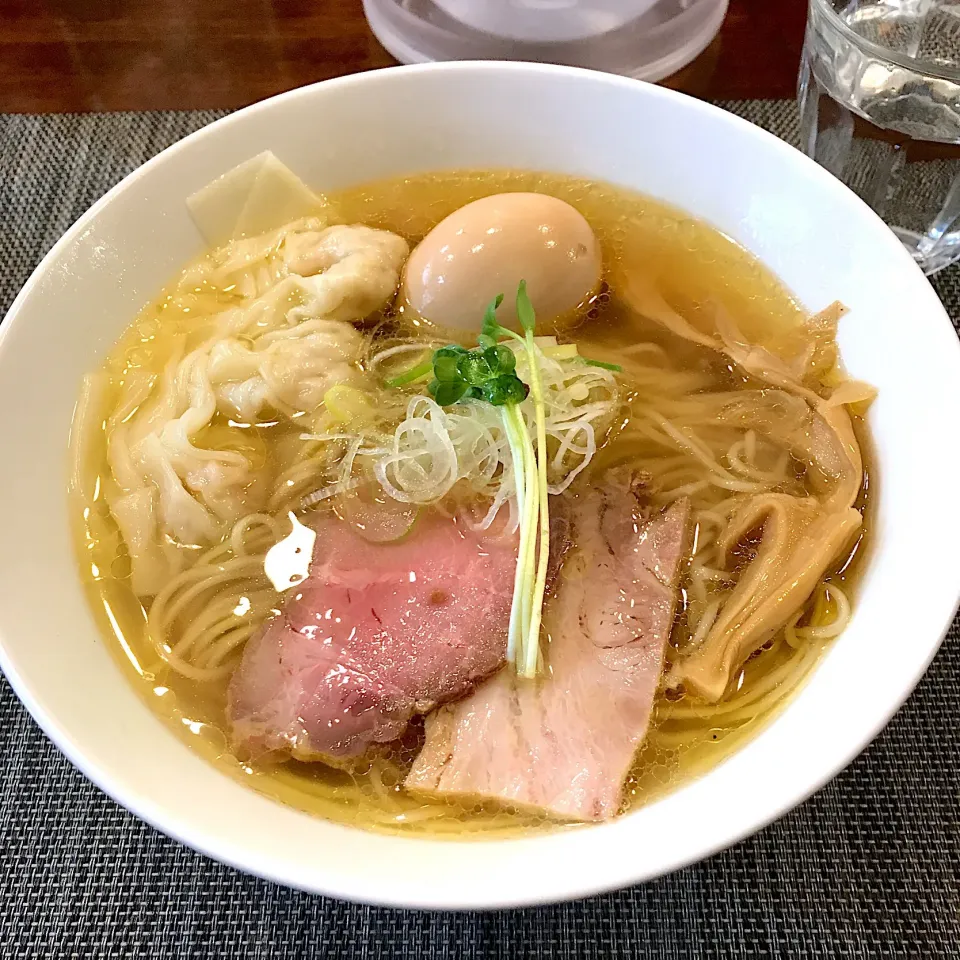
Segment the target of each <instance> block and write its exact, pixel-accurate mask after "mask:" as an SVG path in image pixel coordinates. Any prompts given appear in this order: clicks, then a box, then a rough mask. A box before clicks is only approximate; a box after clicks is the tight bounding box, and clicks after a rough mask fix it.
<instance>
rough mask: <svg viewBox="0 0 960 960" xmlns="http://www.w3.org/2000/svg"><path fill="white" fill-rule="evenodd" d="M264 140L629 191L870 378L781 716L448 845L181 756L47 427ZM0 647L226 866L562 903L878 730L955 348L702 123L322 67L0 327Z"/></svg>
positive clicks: (791, 176) (302, 169)
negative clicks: (788, 298)
mask: <svg viewBox="0 0 960 960" xmlns="http://www.w3.org/2000/svg"><path fill="white" fill-rule="evenodd" d="M268 148H269V149H271V150H273V151H274V152H275V153H276V154H277V155H278V156H279V157H280V158H281V159H282V160H283V161H285V162H286V163H288V164H289V165H290V166H291V167H292V168H293V169H294V170H295V171H296V172H297V173H298V174H300V175H301V176H302V177H303V178H304V179H305V180H306V181H307V182H308V183H310V184H312V185H314V186H316V187H318V188H321V189H337V188H340V187H343V186H345V185H347V184H352V183H355V182H357V181H363V180H370V179H374V178H377V177H384V176H387V175H392V174H398V173H402V172H413V171H418V170H425V169H438V168H443V167H448V168H449V167H475V168H476V167H526V168H535V169H543V170H553V171H562V172H565V173H570V174H577V175H581V176H590V177H595V178H600V179H603V180H609V181H612V182H614V183H618V184H622V185H624V186H627V187H631V188H636V189H637V190H641V191H644V192H646V193H648V194H652V195H653V196H655V197H660V198H662V199H664V200H667V201H669V202H670V203H673V204H676V205H678V206H680V207H683V208H685V209H687V210H689V211H691V212H692V213H694V214H696V215H697V216H699V217H702V218H704V219H705V220H707V221H708V222H710V223H712V224H714V225H715V226H716V227H718V228H720V229H721V230H723V231H724V232H725V233H727V234H729V235H730V236H731V237H733V238H734V239H736V240H737V241H739V242H740V243H741V244H743V245H744V246H745V247H746V248H747V249H749V250H750V251H752V252H753V253H754V254H756V255H757V256H758V257H759V258H760V259H761V260H763V261H764V262H765V263H766V264H767V265H768V266H769V267H771V268H772V269H773V270H774V271H776V273H777V274H778V275H779V276H780V277H781V278H782V279H783V280H784V281H785V282H786V283H787V284H788V285H789V286H790V288H792V290H793V291H795V293H796V294H797V295H798V296H799V297H800V299H801V300H802V301H803V302H804V303H805V304H807V305H808V306H810V307H812V308H819V307H822V306H824V305H826V304H827V303H829V302H830V301H832V300H834V299H840V300H842V301H843V302H844V303H846V304H847V305H849V307H850V308H851V313H850V315H849V317H848V318H847V319H845V320H844V321H843V325H842V328H841V334H840V340H841V346H842V350H843V355H844V358H845V360H846V361H847V364H848V366H849V368H850V370H851V371H852V373H853V374H854V375H856V376H858V377H861V378H864V379H866V380H869V381H871V382H872V383H874V384H876V386H877V387H879V390H880V395H879V399H878V400H877V402H876V404H875V405H874V407H873V411H872V414H871V422H872V426H873V432H874V437H875V439H876V445H877V455H878V460H879V468H880V491H881V493H880V510H879V520H878V524H877V528H876V532H875V546H874V553H873V557H872V559H871V562H870V565H869V569H868V571H867V573H866V576H865V578H864V580H863V584H862V590H861V595H860V599H859V602H858V603H857V605H856V612H855V616H854V618H853V622H852V623H851V625H850V627H849V629H848V630H847V631H846V632H845V633H844V634H843V636H842V637H841V638H840V639H839V640H838V642H837V643H836V644H835V645H834V646H833V647H832V649H831V650H830V651H829V653H828V654H827V656H826V657H825V658H824V659H823V661H822V663H821V664H820V666H819V668H818V669H817V671H816V673H815V675H814V677H813V678H812V680H811V681H810V682H809V684H808V685H807V686H806V688H805V689H804V690H803V692H802V693H801V694H800V695H799V696H798V697H797V698H796V699H795V701H794V702H792V703H791V704H790V706H789V707H788V708H787V709H786V711H785V712H784V713H783V714H782V715H781V716H780V717H779V718H778V719H777V720H776V721H775V722H774V723H773V724H772V725H771V726H770V727H769V728H768V729H767V730H766V731H765V732H763V733H762V734H761V735H760V736H759V737H757V738H756V739H755V740H754V741H753V742H752V743H750V744H749V745H748V746H746V747H745V748H744V749H742V750H741V751H740V752H739V753H737V754H735V755H734V756H733V757H732V758H730V759H729V760H727V761H726V762H725V763H723V764H722V765H721V766H719V767H718V768H717V769H715V770H713V771H712V772H710V773H709V774H707V775H706V776H704V777H703V778H701V779H700V780H698V781H696V782H694V783H690V784H688V785H687V786H686V787H684V788H683V789H681V790H679V791H677V792H676V793H674V794H673V795H672V796H669V797H667V798H666V799H664V800H661V801H660V802H658V803H655V804H652V805H651V806H648V807H645V808H643V809H641V810H639V811H637V812H636V813H633V814H630V815H629V816H626V817H623V818H622V819H619V820H616V821H615V822H613V823H610V824H608V825H605V826H598V827H591V828H588V829H581V830H574V831H567V832H560V833H557V834H555V835H552V836H550V835H548V836H537V837H531V838H529V839H522V840H513V841H498V842H484V843H471V844H469V845H463V844H458V843H451V842H440V841H427V840H420V839H402V838H395V837H384V836H378V835H375V834H371V833H365V832H362V831H360V830H353V829H348V828H346V827H342V826H337V825H335V824H331V823H326V822H324V821H322V820H316V819H312V818H310V817H308V816H306V815H304V814H301V813H297V812H295V811H293V810H290V809H287V808H285V807H282V806H279V805H277V804H275V803H273V802H271V801H269V800H267V799H265V798H263V797H262V796H259V795H258V794H256V793H254V792H253V791H250V790H246V789H244V788H243V787H242V786H240V785H239V784H237V783H234V782H233V781H232V780H230V779H228V778H227V777H225V776H223V775H221V774H220V773H218V772H217V771H216V770H214V769H213V768H212V767H209V766H208V765H207V764H206V763H205V762H204V761H203V760H201V759H200V758H199V757H197V756H195V755H194V754H193V753H191V752H190V750H189V749H188V748H187V747H186V746H185V745H184V744H183V743H181V742H180V741H179V740H178V739H176V738H175V737H174V735H173V734H172V733H171V732H170V731H169V730H167V729H166V728H165V727H164V726H163V725H162V724H161V722H160V721H159V720H157V719H156V718H155V717H154V716H153V715H152V714H151V713H150V712H149V710H148V709H147V707H146V706H144V704H143V703H142V702H141V701H140V700H139V699H138V697H137V695H136V694H135V693H134V691H133V690H132V689H131V688H130V686H129V685H128V683H127V681H126V680H125V679H124V678H123V677H122V676H121V674H120V672H119V670H118V668H117V666H116V665H115V664H114V661H113V659H112V657H111V655H110V653H109V652H108V650H107V644H108V643H110V642H112V641H110V640H108V639H107V638H105V637H103V636H101V635H100V633H99V632H98V630H97V628H96V627H95V625H94V622H93V620H92V618H91V615H90V613H89V611H88V609H87V603H86V600H85V598H84V595H83V593H82V591H81V586H80V581H79V577H78V572H77V562H76V559H75V557H74V553H73V548H72V543H71V538H70V534H69V531H68V524H67V512H66V500H65V495H66V482H67V481H66V474H67V462H66V450H67V434H68V428H69V424H70V418H71V414H72V411H73V406H74V402H75V400H76V397H77V392H78V390H79V385H80V379H81V377H82V375H83V374H84V373H86V372H87V371H89V370H92V369H93V368H95V367H96V366H97V364H98V363H99V361H100V358H101V357H102V356H103V355H104V354H105V352H106V351H107V349H108V348H109V346H110V345H111V344H112V343H113V342H114V340H115V339H116V337H117V336H118V335H119V334H120V332H121V330H122V329H123V328H124V327H125V326H126V325H127V324H128V323H129V322H130V321H131V320H132V318H133V317H134V315H135V314H136V312H137V310H138V309H139V308H140V306H141V305H142V304H144V303H146V302H147V301H149V300H151V299H153V298H154V297H155V296H156V295H157V293H158V292H159V290H160V289H161V287H162V286H163V284H164V283H166V282H167V281H168V280H169V279H170V278H171V277H172V276H173V275H174V274H175V273H176V271H177V270H178V268H180V267H181V266H182V265H183V264H184V263H185V262H186V261H187V260H189V259H191V258H192V257H194V256H195V255H197V254H198V253H199V252H200V251H201V241H200V238H199V236H198V234H197V232H196V230H195V228H194V226H193V224H192V222H191V220H190V218H189V217H188V215H187V210H186V207H185V206H184V198H185V197H186V196H187V195H188V194H190V193H191V192H192V191H194V190H196V189H197V188H198V187H200V186H202V185H203V184H205V183H207V182H208V181H209V180H211V179H212V178H214V177H215V176H217V175H218V174H221V173H223V172H224V171H225V170H227V169H229V168H230V167H232V166H234V165H235V164H237V163H240V162H241V161H243V160H246V159H248V158H249V157H251V156H253V155H254V154H257V153H259V152H260V151H262V150H264V149H268ZM0 410H3V411H4V416H3V418H2V419H0V450H2V451H3V469H2V472H0V503H2V504H3V507H4V522H3V524H2V525H0V665H2V667H3V670H4V672H5V673H6V675H7V677H8V678H9V679H10V681H11V683H12V684H13V686H14V688H15V689H16V691H17V693H18V694H19V695H20V697H21V698H22V699H23V701H24V703H25V704H26V705H27V707H28V708H29V709H30V711H31V712H32V713H33V715H34V717H36V719H37V721H38V722H39V723H40V724H41V726H42V727H43V729H44V730H45V731H46V732H47V734H48V735H49V736H50V737H51V738H52V739H53V740H54V741H55V742H56V743H57V745H58V746H59V747H60V748H61V749H62V750H63V751H64V752H65V753H66V754H67V756H68V757H69V758H70V759H71V760H72V761H73V762H74V763H75V764H76V765H77V766H78V767H79V768H80V769H81V770H83V772H84V773H86V774H87V776H89V777H90V778H91V779H92V780H94V781H95V782H96V783H97V784H99V785H100V786H101V787H102V788H103V790H105V791H106V792H107V793H108V794H110V795H111V796H112V797H114V798H115V799H116V800H117V801H119V802H120V803H122V804H123V805H124V806H126V807H128V808H129V809H130V810H132V811H133V812H134V813H136V814H137V815H138V816H140V817H142V818H143V819H145V820H147V821H148V822H150V823H152V824H154V825H155V826H156V827H158V828H159V829H161V830H163V831H164V832H166V833H168V834H170V835H171V836H173V837H176V838H177V839H179V840H181V841H183V842H184V843H187V844H189V845H190V846H192V847H194V848H196V849H198V850H201V851H203V852H204V853H207V854H209V855H210V856H212V857H215V858H217V859H218V860H222V861H224V862H226V863H229V864H233V865H235V866H237V867H239V868H241V869H243V870H247V871H250V872H251V873H255V874H259V875H260V876H263V877H268V878H271V879H274V880H277V881H279V882H281V883H286V884H290V885H293V886H296V887H301V888H303V889H306V890H311V891H316V892H320V893H325V894H330V895H333V896H338V897H346V898H350V899H354V900H363V901H370V902H376V903H383V904H397V905H406V906H417V907H440V908H454V907H492V906H505V905H514V904H525V903H536V902H544V901H550V900H559V899H564V898H571V897H579V896H583V895H585V894H590V893H594V892H597V891H601V890H605V889H610V888H613V887H619V886H623V885H626V884H631V883H635V882H637V881H640V880H644V879H648V878H650V877H654V876H656V875H658V874H662V873H664V872H665V871H668V870H672V869H674V868H676V867H679V866H682V865H684V864H687V863H689V862H691V861H693V860H697V859H699V858H701V857H704V856H707V855H708V854H711V853H713V852H715V851H717V850H719V849H720V848H722V847H724V846H726V845H728V844H730V843H732V842H734V841H735V840H737V839H739V838H740V837H743V836H744V835H746V834H748V833H750V832H752V831H754V830H756V829H758V828H759V827H761V826H762V825H764V824H766V823H768V822H769V821H770V820H772V819H773V818H775V817H777V816H779V815H780V814H782V813H783V812H785V811H786V810H788V809H789V808H790V807H792V806H793V805H794V804H796V803H798V802H799V801H801V800H803V799H804V798H805V797H807V796H808V795H809V794H810V793H812V792H813V791H814V790H816V789H817V788H818V787H819V786H821V785H822V784H823V783H824V782H825V781H826V780H827V779H829V778H830V777H832V776H833V775H834V774H835V773H836V772H837V771H838V770H840V769H841V767H843V766H844V764H846V763H848V762H849V761H850V760H851V759H852V758H853V757H854V756H855V755H856V754H857V753H858V752H859V751H860V750H861V749H862V748H863V747H864V746H865V745H866V743H867V742H868V741H869V740H870V739H871V738H872V737H873V736H874V735H875V734H876V733H877V732H878V731H879V730H880V728H881V727H882V726H883V725H884V724H885V723H886V722H887V720H888V719H889V718H890V716H891V715H892V714H893V712H894V711H895V710H896V709H897V707H898V706H899V705H900V704H901V703H902V702H903V700H904V699H905V698H906V697H907V695H908V694H909V692H910V690H911V689H912V688H913V686H914V684H915V683H916V681H917V680H918V679H919V677H920V675H921V674H922V672H923V670H924V669H925V667H926V666H927V664H928V662H929V661H930V659H931V657H932V656H933V654H934V652H935V651H936V649H937V646H938V645H939V643H940V640H941V638H942V637H943V635H944V632H945V631H946V629H947V626H948V625H949V623H950V620H951V618H952V616H953V613H954V609H955V607H956V604H957V599H958V581H960V572H958V570H957V566H956V561H955V557H954V556H953V552H952V551H953V549H954V545H955V544H956V543H957V542H960V502H958V501H957V499H956V498H955V497H944V496H941V495H939V492H938V487H939V485H940V484H942V483H943V482H945V481H946V482H952V481H953V480H955V478H956V477H957V476H960V456H958V446H957V444H956V442H955V440H954V436H953V433H951V432H950V430H948V429H946V430H945V429H944V426H943V425H944V424H946V425H948V426H950V425H956V424H957V423H960V348H958V343H957V338H956V335H955V334H954V332H953V329H952V328H951V325H950V322H949V320H948V319H947V317H946V315H945V313H944V311H943V308H942V307H941V305H940V303H939V301H938V300H937V298H936V296H935V295H934V292H933V290H932V289H931V288H930V286H929V285H928V283H927V281H926V280H925V279H924V278H923V276H922V275H921V273H920V271H919V270H918V269H917V268H916V267H915V266H914V264H913V263H912V261H911V259H910V257H909V256H908V255H907V254H906V253H905V252H904V250H903V248H902V247H901V246H900V243H899V241H897V240H896V238H895V237H894V236H893V234H892V233H890V232H889V231H888V230H887V229H886V228H885V227H884V226H883V224H882V223H881V222H880V220H878V219H877V218H876V217H875V216H874V214H873V213H872V212H871V211H870V210H869V209H867V207H866V206H864V205H863V204H862V203H861V202H860V201H859V200H857V199H856V197H854V195H853V194H852V193H850V192H848V191H847V190H846V189H845V188H844V187H843V186H841V185H840V183H839V182H837V181H836V180H834V179H833V178H832V177H831V176H830V175H829V174H827V173H825V172H824V171H823V170H821V169H820V168H819V167H817V166H816V165H815V164H814V163H813V162H812V161H810V160H808V159H807V158H806V157H804V156H802V155H801V154H800V153H798V152H797V151H795V150H793V149H792V148H790V147H788V146H787V145H785V144H784V143H782V142H780V141H779V140H777V139H776V138H774V137H772V136H770V135H768V134H766V133H764V132H762V131H761V130H759V129H757V128H756V127H753V126H751V125H750V124H748V123H746V122H745V121H743V120H739V119H737V118H736V117H733V116H731V115H730V114H728V113H724V112H723V111H721V110H719V109H716V108H714V107H711V106H708V105H706V104H704V103H701V102H698V101H696V100H692V99H688V98H686V97H684V96H681V95H679V94H676V93H672V92H670V91H668V90H663V89H659V88H657V87H653V86H646V85H644V84H641V83H638V82H635V81H629V80H623V79H618V78H614V77H610V76H605V75H602V74H599V73H588V72H582V71H577V70H572V69H565V68H553V67H545V66H533V65H526V64H510V63H484V64H471V63H461V64H443V65H434V66H426V67H412V68H402V69H396V70H385V71H381V72H377V73H365V74H362V75H359V76H352V77H348V78H344V79H342V80H333V81H328V82H326V83H322V84H319V85H317V86H313V87H307V88H305V89H302V90H295V91H293V92H292V93H288V94H284V95H283V96H280V97H276V98H275V99H273V100H268V101H267V102H265V103H261V104H258V105H256V106H253V107H250V108H249V109H246V110H242V111H240V112H239V113H236V114H233V115H232V116H230V117H227V118H226V119H224V120H220V121H219V122H217V123H215V124H213V125H211V126H209V127H207V128H206V129H204V130H201V131H200V132H199V133H196V134H194V135H193V136H190V137H187V139H185V140H183V141H182V142H181V143H178V144H177V145H176V146H174V147H171V148H170V149H169V150H166V151H164V153H162V154H161V155H160V156H158V157H157V158H155V159H154V160H151V161H150V162H149V163H147V164H146V165H144V166H143V167H142V168H141V169H139V170H138V171H136V172H135V173H134V174H132V175H131V176H129V177H128V178H127V179H126V180H124V181H123V183H121V184H120V185H119V186H118V187H116V188H115V189H113V190H111V191H110V193H109V194H107V196H106V197H104V198H103V199H102V200H101V201H100V202H99V203H97V204H96V205H95V206H94V207H93V208H92V209H91V210H90V211H89V212H88V213H87V214H86V215H84V216H83V217H82V218H81V219H80V221H79V222H78V223H77V224H75V225H74V226H73V227H72V228H71V229H70V230H69V231H68V232H67V234H66V236H64V237H63V239H62V240H60V242H59V243H58V244H57V245H56V247H55V248H54V249H53V250H52V251H51V253H50V254H49V255H48V256H47V257H46V258H45V259H44V261H43V263H42V264H41V265H40V266H39V267H38V269H37V270H36V272H35V273H34V275H33V277H31V279H30V281H29V282H28V283H27V285H26V287H25V288H24V289H23V291H22V292H21V293H20V295H19V297H18V298H17V300H16V302H15V303H14V305H13V307H12V309H11V311H10V314H9V315H8V316H7V318H6V320H5V322H4V323H3V326H2V333H0Z"/></svg>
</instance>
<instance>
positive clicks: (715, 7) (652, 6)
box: [363, 0, 728, 80]
mask: <svg viewBox="0 0 960 960" xmlns="http://www.w3.org/2000/svg"><path fill="white" fill-rule="evenodd" d="M727 2H728V0H483V2H480V3H478V2H477V0H364V3H363V6H364V12H365V13H366V16H367V20H368V21H369V23H370V27H371V29H372V30H373V32H374V34H376V37H377V39H378V40H379V41H380V42H381V43H382V44H383V45H384V47H386V49H387V50H388V51H389V52H390V53H391V54H393V56H394V57H396V58H397V59H398V60H399V61H401V62H402V63H428V62H431V61H436V60H527V61H538V62H542V63H560V64H567V65H569V66H578V67H588V68H591V69H594V70H604V71H607V72H609V73H620V74H623V75H625V76H629V77H634V78H636V79H638V80H660V79H662V78H663V77H666V76H669V75H670V74H671V73H675V72H676V71H677V70H680V69H681V68H682V67H685V66H686V65H687V64H688V63H690V62H691V61H692V60H693V59H695V58H696V57H697V56H698V55H699V54H700V53H701V52H702V51H703V50H704V49H705V48H706V47H707V46H708V45H709V43H710V41H711V40H713V38H714V37H715V36H716V35H717V32H718V31H719V29H720V25H721V24H722V23H723V18H724V15H725V14H726V12H727Z"/></svg>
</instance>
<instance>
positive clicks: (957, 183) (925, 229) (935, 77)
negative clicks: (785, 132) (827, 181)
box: [799, 0, 960, 274]
mask: <svg viewBox="0 0 960 960" xmlns="http://www.w3.org/2000/svg"><path fill="white" fill-rule="evenodd" d="M799 100H800V123H801V137H802V145H803V149H804V150H805V151H806V153H807V154H808V155H809V156H811V157H813V158H814V159H815V160H816V161H817V162H818V163H820V164H822V165H823V166H824V167H826V168H827V169H828V170H829V171H830V172H831V173H833V174H834V175H835V176H837V177H839V178H840V179H841V180H842V181H843V182H844V183H846V184H847V186H849V187H850V188H851V189H852V190H853V191H854V192H856V193H857V194H858V195H859V196H860V197H861V198H862V199H863V200H865V201H866V202H867V203H868V204H870V206H871V207H873V209H874V210H876V212H877V213H878V214H879V215H880V216H881V217H882V218H883V219H884V220H885V221H886V223H888V224H889V225H890V227H891V229H892V230H893V231H894V233H896V235H897V236H898V237H899V238H900V240H901V241H902V242H903V245H904V246H905V247H906V248H907V249H908V250H909V251H910V253H911V254H912V255H913V258H914V260H916V262H917V263H918V264H919V265H920V267H921V268H922V269H923V271H924V273H927V274H931V273H934V272H936V271H937V270H940V269H941V268H942V267H945V266H946V265H947V264H949V263H953V262H954V261H956V260H958V259H960V0H953V2H945V0H871V2H866V0H864V2H861V0H810V8H809V12H808V18H807V33H806V38H805V41H804V48H803V59H802V61H801V66H800V81H799Z"/></svg>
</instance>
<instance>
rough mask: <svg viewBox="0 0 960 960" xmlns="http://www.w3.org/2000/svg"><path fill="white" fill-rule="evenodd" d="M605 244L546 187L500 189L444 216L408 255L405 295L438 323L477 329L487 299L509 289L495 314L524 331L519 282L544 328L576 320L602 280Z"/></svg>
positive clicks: (416, 310)
mask: <svg viewBox="0 0 960 960" xmlns="http://www.w3.org/2000/svg"><path fill="white" fill-rule="evenodd" d="M600 272H601V256H600V245H599V244H598V243H597V238H596V237H595V236H594V234H593V230H591V229H590V224H588V223H587V221H586V220H585V219H584V218H583V216H582V215H581V214H580V213H579V212H578V211H576V210H575V209H574V208H573V207H571V206H570V204H569V203H565V202H564V201H563V200H558V199H557V198H556V197H550V196H547V195H546V194H542V193H498V194H495V195H494V196H491V197H484V198H483V199H482V200H475V201H474V202H473V203H468V204H467V205H466V206H464V207H461V208H460V209H459V210H455V211H454V212H453V213H451V214H450V216H448V217H447V218H446V219H444V220H441V221H440V223H438V224H437V225H436V226H435V227H434V228H433V229H432V230H431V231H430V232H429V233H428V234H427V235H426V236H425V237H424V238H423V240H421V241H420V243H419V244H418V245H417V247H416V249H415V250H414V251H413V253H412V254H410V258H409V260H407V265H406V267H405V269H404V274H403V286H402V300H403V303H404V309H405V310H411V311H412V313H413V315H414V317H415V318H417V319H420V320H423V321H427V322H428V323H431V324H435V325H436V326H439V327H446V328H454V329H459V330H471V331H473V330H479V328H480V324H481V322H482V320H483V313H484V311H485V310H486V308H487V305H488V304H489V303H490V302H491V301H492V300H493V299H494V297H496V296H497V295H498V294H501V293H502V294H503V295H504V301H503V305H502V306H501V307H500V309H499V310H498V311H497V320H498V321H499V322H500V323H501V324H502V325H503V326H506V327H512V328H513V329H519V325H518V321H517V311H516V304H515V299H516V292H517V287H518V286H519V284H520V281H521V280H526V282H527V293H528V294H529V296H530V300H531V302H532V303H533V307H534V310H535V311H536V313H537V330H538V332H543V333H551V332H553V331H554V330H556V329H557V328H558V327H562V326H564V324H565V322H567V323H568V322H570V321H571V320H573V319H575V318H576V315H577V308H578V307H580V306H581V305H582V304H583V303H585V302H586V301H587V300H589V299H590V297H591V296H592V295H593V294H594V293H595V292H596V290H597V287H598V286H599V284H600Z"/></svg>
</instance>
